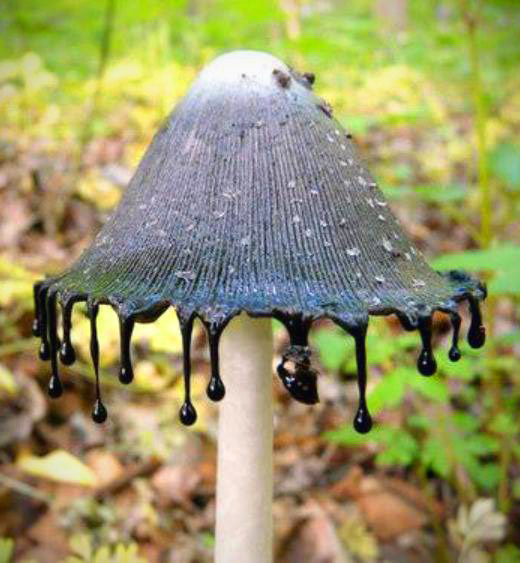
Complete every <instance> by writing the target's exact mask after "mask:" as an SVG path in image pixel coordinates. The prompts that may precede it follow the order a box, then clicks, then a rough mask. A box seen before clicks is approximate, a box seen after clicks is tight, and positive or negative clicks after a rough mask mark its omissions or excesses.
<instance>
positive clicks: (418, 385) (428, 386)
mask: <svg viewBox="0 0 520 563" xmlns="http://www.w3.org/2000/svg"><path fill="white" fill-rule="evenodd" d="M409 383H410V386H411V387H412V388H413V389H415V390H416V391H417V392H418V393H420V394H421V395H423V396H424V397H426V398H428V399H431V400H433V401H439V402H441V403H447V402H448V400H449V392H448V387H447V386H446V383H445V382H444V381H442V380H441V379H439V378H438V377H429V378H426V377H422V376H417V375H416V376H415V377H411V378H410V380H409Z"/></svg>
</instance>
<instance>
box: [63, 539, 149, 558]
mask: <svg viewBox="0 0 520 563" xmlns="http://www.w3.org/2000/svg"><path fill="white" fill-rule="evenodd" d="M70 549H71V552H72V555H70V556H69V557H67V558H66V559H65V562H64V563H145V561H146V560H145V559H144V558H143V557H140V556H139V554H138V552H137V544H135V543H130V544H128V545H124V544H122V543H118V544H116V545H114V546H109V545H103V546H100V547H98V548H95V547H94V546H93V545H92V540H91V538H90V537H89V536H88V535H87V534H75V535H73V536H72V538H71V540H70Z"/></svg>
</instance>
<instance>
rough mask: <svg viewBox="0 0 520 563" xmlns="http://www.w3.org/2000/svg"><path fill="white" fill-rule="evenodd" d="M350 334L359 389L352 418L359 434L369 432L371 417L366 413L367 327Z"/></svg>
mask: <svg viewBox="0 0 520 563" xmlns="http://www.w3.org/2000/svg"><path fill="white" fill-rule="evenodd" d="M351 334H352V336H353V337H354V339H355V341H356V363H357V383H358V389H359V402H358V409H357V412H356V416H355V417H354V429H355V430H356V431H357V432H359V433H360V434H366V433H367V432H370V430H371V428H372V417H371V416H370V413H369V412H368V406H367V400H366V387H367V352H366V336H367V326H366V325H365V326H362V327H360V328H358V329H356V330H354V331H352V330H351Z"/></svg>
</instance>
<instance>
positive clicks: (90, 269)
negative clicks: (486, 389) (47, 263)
mask: <svg viewBox="0 0 520 563" xmlns="http://www.w3.org/2000/svg"><path fill="white" fill-rule="evenodd" d="M313 83H314V75H313V74H310V73H305V74H299V73H297V72H296V71H294V70H293V69H291V68H290V67H288V66H287V65H285V64H284V63H283V62H282V61H280V60H279V59H277V58H275V57H273V56H271V55H269V54H266V53H259V52H253V51H237V52H233V53H228V54H225V55H222V56H220V57H218V58H217V59H215V60H214V61H213V62H212V63H211V64H209V65H208V66H207V67H206V68H205V69H204V70H203V71H202V72H201V74H200V75H199V76H198V78H197V79H196V80H195V82H194V84H193V85H192V87H191V89H190V90H189V91H188V93H187V94H186V96H185V97H184V99H183V100H182V101H180V102H179V104H178V105H177V107H176V108H175V109H174V111H173V112H172V114H171V115H170V116H169V117H168V119H167V120H166V122H165V124H164V125H163V126H162V127H161V128H160V130H159V131H158V133H157V134H156V135H155V137H154V139H153V141H152V143H151V145H150V147H149V148H148V150H147V152H146V154H145V155H144V157H143V159H142V161H141V163H140V164H139V167H138V169H137V171H136V173H135V175H134V177H133V178H132V180H131V181H130V184H129V186H128V188H127V190H126V192H125V194H124V196H123V198H122V200H121V203H120V204H119V206H118V207H117V209H116V211H115V212H114V214H113V215H112V217H111V218H110V219H109V220H108V222H107V223H106V224H105V226H104V227H103V228H102V230H101V232H100V233H99V234H98V236H97V237H96V239H95V241H94V243H93V244H92V246H91V247H90V248H88V249H87V250H86V251H85V252H84V253H83V255H82V256H81V257H80V258H79V260H78V261H77V262H76V263H75V264H73V265H72V266H71V267H70V268H69V269H68V270H66V271H65V272H64V273H63V274H61V275H58V276H56V277H53V278H48V279H46V280H44V281H41V282H38V283H37V284H36V285H35V286H34V300H35V308H36V320H35V323H34V334H35V335H38V336H40V337H41V346H40V356H41V358H42V359H44V360H48V359H50V361H51V365H52V376H51V379H50V384H49V393H50V395H51V396H52V397H57V396H59V395H60V393H61V389H62V384H61V381H60V377H59V374H58V360H57V357H58V353H59V357H60V358H61V361H62V362H63V363H64V364H66V365H69V364H71V363H72V362H73V361H74V358H75V353H74V349H73V347H72V345H71V341H70V333H71V320H70V319H71V312H72V308H73V306H74V304H75V303H77V302H78V301H86V303H87V308H88V314H89V317H90V321H91V347H90V348H91V355H92V361H93V364H94V370H95V375H96V394H97V399H96V403H95V405H94V410H93V417H94V419H95V420H96V421H98V422H102V421H103V420H104V419H105V418H106V409H105V407H104V405H103V403H102V401H101V395H100V386H99V376H98V356H99V350H98V344H97V335H96V315H97V311H98V308H99V306H101V305H110V306H111V307H112V308H113V309H114V310H115V311H116V312H117V314H118V316H119V319H120V337H121V369H120V374H119V377H120V380H121V382H123V383H130V382H131V381H132V364H131V358H130V339H131V336H132V329H133V326H134V323H136V322H150V321H153V320H155V319H156V318H157V317H159V316H160V315H161V314H162V313H163V312H164V311H165V310H166V309H167V308H168V307H170V306H172V307H175V309H176V311H177V315H178V318H179V322H180V327H181V332H182V343H183V354H184V362H183V369H184V384H185V398H184V403H183V405H182V407H181V409H180V418H181V421H182V422H183V423H184V424H188V425H190V424H193V423H194V422H195V420H196V418H197V413H196V410H195V407H194V405H193V402H192V399H191V396H190V376H191V365H190V344H191V334H192V329H193V323H194V320H195V319H196V318H197V319H200V320H201V321H202V323H203V324H204V326H205V328H206V331H207V334H208V339H209V349H210V357H211V378H210V381H209V384H208V388H207V394H208V396H209V398H210V399H213V400H215V401H219V400H221V399H224V400H223V405H222V406H221V409H225V403H226V399H227V397H226V398H224V396H225V395H226V389H225V387H224V382H223V381H222V379H221V376H220V371H222V375H223V378H224V381H225V382H226V384H227V387H228V392H229V394H230V395H231V389H230V386H233V392H236V393H240V392H242V391H243V392H244V393H247V392H248V386H253V383H252V381H246V380H241V379H240V378H238V377H235V376H234V374H233V373H231V372H232V371H233V370H238V371H241V370H242V369H245V371H247V372H248V376H249V377H250V378H253V377H257V378H259V379H258V380H259V381H261V385H263V386H264V387H265V388H266V389H269V393H270V382H269V380H268V379H266V373H265V371H266V369H268V368H266V367H265V366H266V365H267V366H268V365H269V362H267V364H266V363H265V361H264V363H263V364H262V366H263V367H262V368H261V369H257V370H256V371H255V369H254V366H252V365H251V363H252V360H251V357H248V356H246V355H244V354H243V353H242V352H243V349H246V348H247V346H246V344H244V346H245V348H243V349H240V348H238V347H236V346H235V347H234V345H233V342H232V341H231V342H230V343H229V345H228V346H227V349H228V352H229V354H230V355H231V356H232V355H233V354H235V355H236V356H238V357H239V360H240V361H239V362H238V363H236V362H235V363H233V361H230V362H229V363H228V364H226V361H224V362H223V364H222V366H220V367H219V341H220V338H221V336H222V338H223V339H225V338H226V334H225V333H226V325H227V324H228V323H229V322H230V321H231V319H233V318H234V317H236V316H238V315H239V314H240V313H247V315H249V316H250V317H273V318H276V319H278V320H279V321H281V322H282V323H283V324H284V325H285V327H286V329H287V330H288V333H289V337H290V344H289V347H288V348H287V350H285V352H284V353H283V355H282V361H281V363H280V365H279V366H278V370H277V372H278V375H279V377H280V379H281V381H282V383H283V385H284V386H285V388H286V389H287V391H288V392H289V393H290V394H291V395H292V396H293V397H294V398H295V399H296V400H298V401H301V402H303V403H307V404H312V403H315V402H316V401H318V390H317V373H316V371H315V370H314V369H313V367H312V365H311V354H310V349H309V345H308V335H309V331H310V329H311V326H312V323H313V322H314V321H315V320H316V319H321V318H329V319H332V321H334V322H335V323H336V324H337V325H339V326H340V327H341V328H342V329H344V330H345V331H346V332H347V333H348V334H350V335H351V336H352V337H353V338H354V341H355V348H356V360H357V372H358V386H359V405H358V409H357V413H356V414H355V417H354V426H355V428H356V430H358V431H359V432H368V431H369V430H370V428H371V426H372V419H371V417H370V414H369V412H368V408H367V403H366V397H365V392H366V383H367V372H366V355H367V351H366V346H365V340H366V334H367V329H368V320H369V316H370V315H390V314H395V315H397V317H398V318H399V319H400V321H401V323H402V325H403V327H404V328H405V329H406V330H418V331H419V333H420V337H421V341H422V351H421V353H420V355H419V359H418V363H417V367H418V370H419V372H420V373H421V374H423V375H426V376H430V375H432V374H433V373H434V372H435V370H436V363H435V359H434V356H433V351H432V345H431V337H432V334H431V332H432V322H431V319H432V315H433V313H434V312H435V311H442V312H445V313H447V314H448V315H449V316H450V319H451V322H452V325H453V343H452V347H451V350H450V353H449V357H450V359H451V360H453V361H456V360H458V359H459V357H460V352H459V350H458V346H457V342H458V335H459V330H460V324H461V318H460V316H459V313H458V304H459V303H460V302H462V301H467V302H468V303H469V307H470V312H471V319H472V320H471V326H470V329H469V334H468V340H469V343H470V345H471V346H473V347H480V346H482V345H483V343H484V336H485V334H484V328H483V326H482V319H481V314H480V309H479V302H480V301H482V300H483V299H484V298H485V296H486V290H485V287H484V286H483V285H482V284H481V283H480V282H479V281H478V280H476V279H474V278H472V277H470V276H469V275H467V274H465V273H462V272H448V273H438V272H435V271H434V270H432V269H431V268H430V267H429V266H428V264H427V263H426V261H425V260H424V258H423V257H422V254H421V253H420V252H418V251H417V250H416V249H415V247H414V245H413V244H412V243H411V242H410V240H409V239H408V238H407V236H406V234H405V233H404V232H403V229H402V228H401V226H400V224H399V223H398V221H397V220H396V218H395V217H394V216H393V215H392V213H391V212H390V210H389V207H388V205H387V202H386V200H385V197H384V195H383V194H382V193H381V191H380V190H379V188H378V187H377V184H376V183H375V182H374V180H373V179H372V177H371V176H370V174H369V172H368V171H367V170H366V168H365V167H364V165H363V164H362V163H361V161H360V159H359V157H358V156H357V153H356V151H355V147H354V145H353V142H352V140H351V135H350V134H349V133H347V132H346V131H345V130H344V128H343V127H342V125H341V124H340V123H339V122H338V121H337V120H336V119H334V118H333V115H332V109H331V108H330V106H329V105H328V104H327V103H326V102H325V101H324V100H322V99H321V98H320V97H318V96H317V95H316V94H315V93H314V92H313V90H312V87H313ZM57 303H59V304H60V305H61V308H62V318H63V339H62V341H63V343H62V345H61V348H60V349H59V350H58V342H59V341H58V336H57V324H58V323H57V312H56V305H57ZM241 318H242V321H241V322H242V325H241V326H242V328H243V330H244V331H245V334H242V338H246V339H247V338H248V336H247V331H249V330H250V331H252V333H253V335H252V336H251V337H250V338H252V339H253V341H252V342H250V345H251V346H252V348H251V350H253V349H254V347H255V346H257V347H260V346H264V356H265V355H267V356H269V354H270V353H271V350H272V349H271V347H270V346H271V343H270V338H269V336H268V335H269V331H270V325H269V323H268V322H265V321H264V323H263V325H262V326H263V327H264V328H263V329H262V330H263V331H264V333H263V334H264V336H265V334H266V333H267V336H265V338H264V340H263V341H262V338H261V337H260V336H259V334H258V331H257V332H255V330H253V329H252V328H251V326H252V324H254V322H258V321H251V320H250V319H249V320H247V318H246V319H244V317H243V315H241ZM234 322H235V321H232V323H231V324H233V323H234ZM256 326H260V325H256ZM227 330H230V329H227ZM266 331H267V332H266ZM232 332H233V331H232ZM262 342H264V343H263V344H262ZM252 355H254V354H253V353H251V355H250V356H252ZM268 359H269V358H268ZM253 363H254V362H253ZM288 364H292V365H293V368H292V369H289V368H288ZM228 366H229V371H228ZM233 366H234V367H233ZM237 366H243V367H242V368H240V367H237ZM244 366H245V367H244ZM220 368H221V369H220ZM246 368H247V369H246ZM249 368H251V369H249ZM250 400H251V405H254V401H255V397H254V396H253V397H250ZM265 400H267V401H268V400H269V398H268V399H265ZM233 408H235V409H236V408H238V407H236V406H235V407H233ZM266 408H267V407H266ZM223 412H224V410H222V411H221V417H222V416H223ZM255 412H257V411H256V410H255V409H254V408H253V406H251V409H250V412H249V413H244V414H243V415H240V414H239V413H238V412H235V413H234V414H235V415H236V417H238V418H236V417H235V422H234V423H233V422H232V421H231V423H229V422H228V423H227V424H232V425H233V424H235V425H236V426H239V425H240V424H242V423H244V424H246V421H245V417H247V416H248V414H249V422H251V420H252V421H253V423H254V416H255ZM240 416H243V417H244V420H241V419H240ZM224 418H225V417H224ZM226 420H228V419H226ZM266 424H267V423H266ZM221 432H222V434H225V429H223V428H222V425H221V426H220V428H219V440H220V439H221V438H220V433H221ZM258 432H261V430H258ZM270 433H271V434H269V431H267V432H266V440H265V441H264V444H263V445H261V446H259V447H263V448H264V450H263V452H264V454H263V455H265V456H268V454H267V453H266V452H267V450H268V449H269V448H271V449H272V429H271V431H270ZM269 435H271V438H269ZM234 439H235V440H236V438H234ZM269 439H271V442H269ZM239 446H240V447H241V448H242V451H245V450H244V448H245V449H247V448H248V447H249V446H248V444H247V443H244V444H241V445H239ZM220 447H221V444H220V443H219V448H220ZM238 455H240V454H238ZM268 458H269V456H268ZM266 459H267V458H266ZM269 459H270V458H269ZM220 461H221V460H220V458H219V463H220ZM223 463H224V462H223ZM234 463H235V465H236V464H237V460H236V459H235V461H234ZM230 464H231V465H232V464H233V462H230ZM264 469H265V468H264ZM219 471H220V469H219ZM230 471H231V469H230ZM251 471H252V475H253V478H254V475H255V471H254V469H252V470H251ZM270 471H272V468H271V469H270ZM219 479H220V473H219ZM239 481H240V479H238V481H236V482H235V483H233V485H236V487H235V488H237V487H238V489H240V486H239V484H238V483H239ZM264 492H265V491H264ZM267 492H268V491H267ZM264 496H265V495H264ZM269 502H270V500H269ZM218 503H219V498H218V493H217V504H218ZM260 504H261V503H260ZM264 508H265V506H264ZM269 510H270V508H269ZM218 514H219V508H218V506H217V519H218ZM237 522H238V523H240V519H238V520H237ZM217 527H218V523H217ZM256 533H257V534H258V533H259V531H258V529H257V530H256ZM269 533H270V532H268V531H266V532H265V534H267V535H266V536H265V538H264V539H265V542H264V543H266V544H269V541H270V540H269V539H268V535H269ZM220 541H221V540H220V539H219V533H217V545H218V544H219V542H220ZM237 541H238V540H237ZM222 549H224V548H222ZM237 549H238V548H237ZM217 551H218V548H217ZM238 552H239V551H237V553H238ZM264 555H265V554H264ZM221 560H222V561H223V560H225V559H221ZM227 560H231V559H229V558H228V559H227ZM235 560H236V559H235ZM253 560H255V561H256V559H254V558H253V559H251V561H253ZM259 560H260V559H259Z"/></svg>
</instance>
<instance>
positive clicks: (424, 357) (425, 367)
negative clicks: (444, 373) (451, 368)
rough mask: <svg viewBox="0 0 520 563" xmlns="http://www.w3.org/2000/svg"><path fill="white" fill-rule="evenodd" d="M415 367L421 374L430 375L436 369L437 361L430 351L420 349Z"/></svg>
mask: <svg viewBox="0 0 520 563" xmlns="http://www.w3.org/2000/svg"><path fill="white" fill-rule="evenodd" d="M417 369H418V370H419V373H420V374H421V375H425V376H430V375H433V374H434V373H435V372H436V371H437V362H436V361H435V358H434V357H433V354H432V353H431V351H428V350H425V349H423V350H421V353H420V354H419V358H418V359H417Z"/></svg>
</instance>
